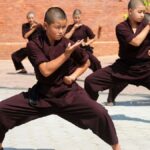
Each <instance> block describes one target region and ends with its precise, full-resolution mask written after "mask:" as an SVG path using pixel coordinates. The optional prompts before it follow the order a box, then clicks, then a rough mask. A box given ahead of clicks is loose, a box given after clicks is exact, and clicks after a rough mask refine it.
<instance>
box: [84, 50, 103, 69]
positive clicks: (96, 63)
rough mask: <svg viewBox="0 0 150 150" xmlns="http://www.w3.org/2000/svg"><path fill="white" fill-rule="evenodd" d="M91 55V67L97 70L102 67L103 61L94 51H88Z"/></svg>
mask: <svg viewBox="0 0 150 150" xmlns="http://www.w3.org/2000/svg"><path fill="white" fill-rule="evenodd" d="M86 52H87V54H88V55H89V60H90V62H91V65H90V67H89V68H90V69H91V70H92V71H93V72H95V71H96V70H98V69H101V68H102V67H101V62H100V61H99V60H98V59H97V58H96V57H95V56H94V55H93V54H92V51H86Z"/></svg>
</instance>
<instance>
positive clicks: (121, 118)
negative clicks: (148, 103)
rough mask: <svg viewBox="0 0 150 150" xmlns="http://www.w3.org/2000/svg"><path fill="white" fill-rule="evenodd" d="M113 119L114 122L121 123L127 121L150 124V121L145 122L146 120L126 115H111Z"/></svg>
mask: <svg viewBox="0 0 150 150" xmlns="http://www.w3.org/2000/svg"><path fill="white" fill-rule="evenodd" d="M111 118H112V119H113V120H119V121H121V120H122V121H123V120H127V121H136V122H143V123H150V120H144V119H140V118H134V117H129V116H126V115H124V114H117V115H111Z"/></svg>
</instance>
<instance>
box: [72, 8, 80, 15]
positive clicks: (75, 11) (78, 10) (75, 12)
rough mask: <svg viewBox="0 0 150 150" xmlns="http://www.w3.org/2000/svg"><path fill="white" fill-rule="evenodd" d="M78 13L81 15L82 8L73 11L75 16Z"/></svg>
mask: <svg viewBox="0 0 150 150" xmlns="http://www.w3.org/2000/svg"><path fill="white" fill-rule="evenodd" d="M76 15H81V10H80V9H75V10H74V11H73V16H76Z"/></svg>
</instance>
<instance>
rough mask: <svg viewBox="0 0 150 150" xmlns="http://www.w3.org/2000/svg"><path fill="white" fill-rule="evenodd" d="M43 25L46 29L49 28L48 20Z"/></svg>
mask: <svg viewBox="0 0 150 150" xmlns="http://www.w3.org/2000/svg"><path fill="white" fill-rule="evenodd" d="M43 26H44V29H45V30H47V27H48V24H47V22H44V24H43Z"/></svg>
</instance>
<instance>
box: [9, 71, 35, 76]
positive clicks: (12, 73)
mask: <svg viewBox="0 0 150 150" xmlns="http://www.w3.org/2000/svg"><path fill="white" fill-rule="evenodd" d="M7 74H9V75H24V76H27V75H35V74H34V73H26V74H25V73H17V72H8V73H7Z"/></svg>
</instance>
